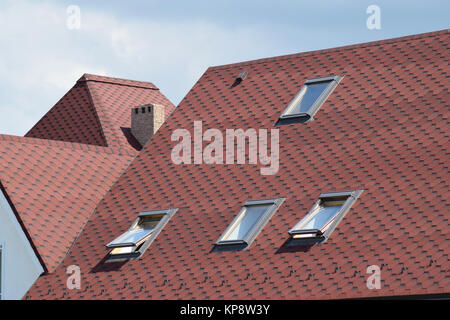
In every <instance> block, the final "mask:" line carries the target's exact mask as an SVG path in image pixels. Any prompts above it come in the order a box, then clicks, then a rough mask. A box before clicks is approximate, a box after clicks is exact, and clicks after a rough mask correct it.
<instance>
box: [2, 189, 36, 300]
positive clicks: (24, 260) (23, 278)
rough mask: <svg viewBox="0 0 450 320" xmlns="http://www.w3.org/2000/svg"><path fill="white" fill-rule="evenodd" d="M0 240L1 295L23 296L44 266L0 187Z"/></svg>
mask: <svg viewBox="0 0 450 320" xmlns="http://www.w3.org/2000/svg"><path fill="white" fill-rule="evenodd" d="M0 244H2V246H3V250H2V251H3V256H2V262H3V263H2V264H3V266H2V268H3V269H2V287H3V288H2V299H4V300H15V299H22V297H23V296H24V295H25V293H26V292H27V291H28V289H29V288H30V287H31V286H32V285H33V283H34V282H35V281H36V279H37V278H38V277H39V275H40V274H41V273H42V272H43V271H44V270H43V268H42V266H41V264H40V263H39V260H38V258H37V257H36V254H35V253H34V251H33V249H32V247H31V245H30V243H29V242H28V239H27V237H26V236H25V234H24V232H23V230H22V227H21V226H20V224H19V222H18V221H17V219H16V216H15V215H14V212H13V211H12V210H11V207H10V206H9V204H8V201H7V200H6V198H5V196H4V194H3V192H2V191H1V190H0Z"/></svg>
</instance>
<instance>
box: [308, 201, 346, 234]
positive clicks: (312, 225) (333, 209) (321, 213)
mask: <svg viewBox="0 0 450 320" xmlns="http://www.w3.org/2000/svg"><path fill="white" fill-rule="evenodd" d="M339 209H341V206H330V207H324V206H319V208H318V209H317V213H316V214H314V215H313V216H312V217H311V219H309V221H308V222H306V223H305V225H304V226H302V229H322V228H323V227H324V226H325V225H326V224H327V223H328V221H330V219H331V218H333V217H334V215H335V214H336V213H337V212H338V211H339Z"/></svg>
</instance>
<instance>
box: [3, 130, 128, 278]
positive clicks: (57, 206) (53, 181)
mask: <svg viewBox="0 0 450 320" xmlns="http://www.w3.org/2000/svg"><path fill="white" fill-rule="evenodd" d="M133 157H134V153H127V152H126V151H125V152H124V151H121V150H119V149H114V148H104V147H98V146H91V145H82V144H74V143H67V142H61V141H50V140H42V139H35V138H25V137H16V136H9V135H0V163H1V165H0V183H1V185H2V187H3V188H4V191H5V193H6V195H7V196H8V197H9V199H10V201H11V202H12V205H13V207H14V209H15V213H16V215H17V218H18V220H19V222H20V223H21V225H22V227H23V228H24V229H25V232H26V235H27V237H28V238H29V239H30V240H31V244H32V246H33V248H34V250H35V251H37V256H38V257H39V258H40V261H41V263H42V264H43V265H44V267H45V268H46V270H47V271H49V272H51V271H53V270H54V269H55V268H56V266H57V265H58V264H59V263H60V262H61V261H62V259H63V258H64V256H65V255H66V253H67V252H68V250H69V248H70V246H71V244H72V243H73V241H74V240H75V238H76V236H77V235H78V234H79V233H80V231H81V229H82V227H83V226H84V224H85V223H86V221H87V218H88V217H89V215H91V214H92V212H93V210H94V208H95V206H96V205H97V203H98V202H99V201H100V199H101V198H102V197H103V195H104V194H105V193H106V192H107V191H108V189H109V188H110V187H111V185H112V184H113V183H114V182H115V181H116V180H117V178H118V177H119V175H120V174H121V173H122V172H123V171H124V170H125V168H126V167H127V165H128V164H129V163H130V162H131V160H132V159H133Z"/></svg>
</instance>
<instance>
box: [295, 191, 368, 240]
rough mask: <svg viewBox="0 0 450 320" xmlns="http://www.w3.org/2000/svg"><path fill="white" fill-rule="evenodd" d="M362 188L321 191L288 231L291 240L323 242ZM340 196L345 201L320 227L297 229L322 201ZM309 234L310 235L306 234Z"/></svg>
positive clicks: (314, 213)
mask: <svg viewBox="0 0 450 320" xmlns="http://www.w3.org/2000/svg"><path fill="white" fill-rule="evenodd" d="M362 192H363V190H355V191H344V192H329V193H322V194H321V195H320V196H319V199H318V200H317V201H316V202H315V203H314V205H313V207H312V208H311V210H310V211H309V212H308V214H307V215H306V216H304V217H303V218H302V219H301V220H300V221H299V222H297V223H296V224H295V226H293V227H292V228H291V229H290V230H289V231H288V233H289V235H290V237H291V239H292V240H300V239H322V240H323V241H324V242H325V241H326V240H328V238H329V237H330V235H331V233H332V232H333V231H334V229H335V228H336V227H337V225H338V224H339V223H340V222H341V220H342V219H343V218H344V217H345V215H346V214H347V212H348V211H349V210H350V208H351V207H352V206H353V204H354V203H355V201H356V200H357V199H358V198H359V196H360V195H361V193H362ZM342 197H346V199H345V202H344V203H343V204H342V206H341V208H340V209H339V211H338V212H336V213H335V214H334V215H333V217H331V218H330V219H329V220H328V221H327V222H326V223H325V224H324V225H323V227H322V228H321V229H298V228H296V227H297V226H299V225H302V224H304V223H306V222H309V221H310V219H311V218H312V217H314V215H316V214H317V213H318V212H319V211H318V210H317V209H318V208H319V207H320V206H321V204H322V203H323V202H324V201H329V200H333V199H339V198H342ZM298 235H300V236H301V235H303V236H304V237H301V238H299V239H296V238H294V236H298ZM308 235H311V236H308Z"/></svg>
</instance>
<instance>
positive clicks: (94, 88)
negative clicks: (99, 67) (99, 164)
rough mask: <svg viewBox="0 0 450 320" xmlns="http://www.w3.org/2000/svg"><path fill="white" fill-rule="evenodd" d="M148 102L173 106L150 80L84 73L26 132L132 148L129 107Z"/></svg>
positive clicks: (33, 134) (87, 142)
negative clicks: (143, 80)
mask: <svg viewBox="0 0 450 320" xmlns="http://www.w3.org/2000/svg"><path fill="white" fill-rule="evenodd" d="M147 103H158V104H162V105H164V106H165V108H166V109H165V115H166V118H167V117H168V116H169V114H170V113H171V112H172V111H173V110H174V109H175V106H174V105H173V104H172V103H171V102H170V101H169V100H168V99H167V98H166V97H165V96H164V95H163V94H162V93H161V92H160V91H159V89H158V88H157V87H156V86H155V85H153V84H152V83H149V82H141V81H132V80H125V79H118V78H111V77H102V76H96V75H91V74H84V75H83V76H82V77H81V78H80V79H79V80H78V81H77V83H76V84H75V86H74V87H73V88H72V89H71V90H70V91H69V92H68V93H67V94H65V95H64V97H62V98H61V100H59V101H58V103H56V105H55V106H54V107H53V108H52V109H51V110H50V111H49V112H48V113H47V114H46V115H45V116H44V117H42V119H41V120H40V121H39V122H38V123H37V124H36V125H35V126H34V127H33V128H32V129H31V130H30V131H29V132H28V133H27V134H26V135H25V136H26V137H34V138H41V139H51V140H60V141H68V142H76V143H85V144H93V145H98V146H104V147H116V148H125V149H128V150H132V151H133V150H134V148H133V145H135V144H136V141H135V140H134V138H133V137H132V136H131V135H130V133H129V132H130V131H129V127H130V124H131V120H130V114H131V110H130V109H131V108H132V107H135V106H138V105H141V104H147ZM130 139H131V140H132V141H130Z"/></svg>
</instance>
